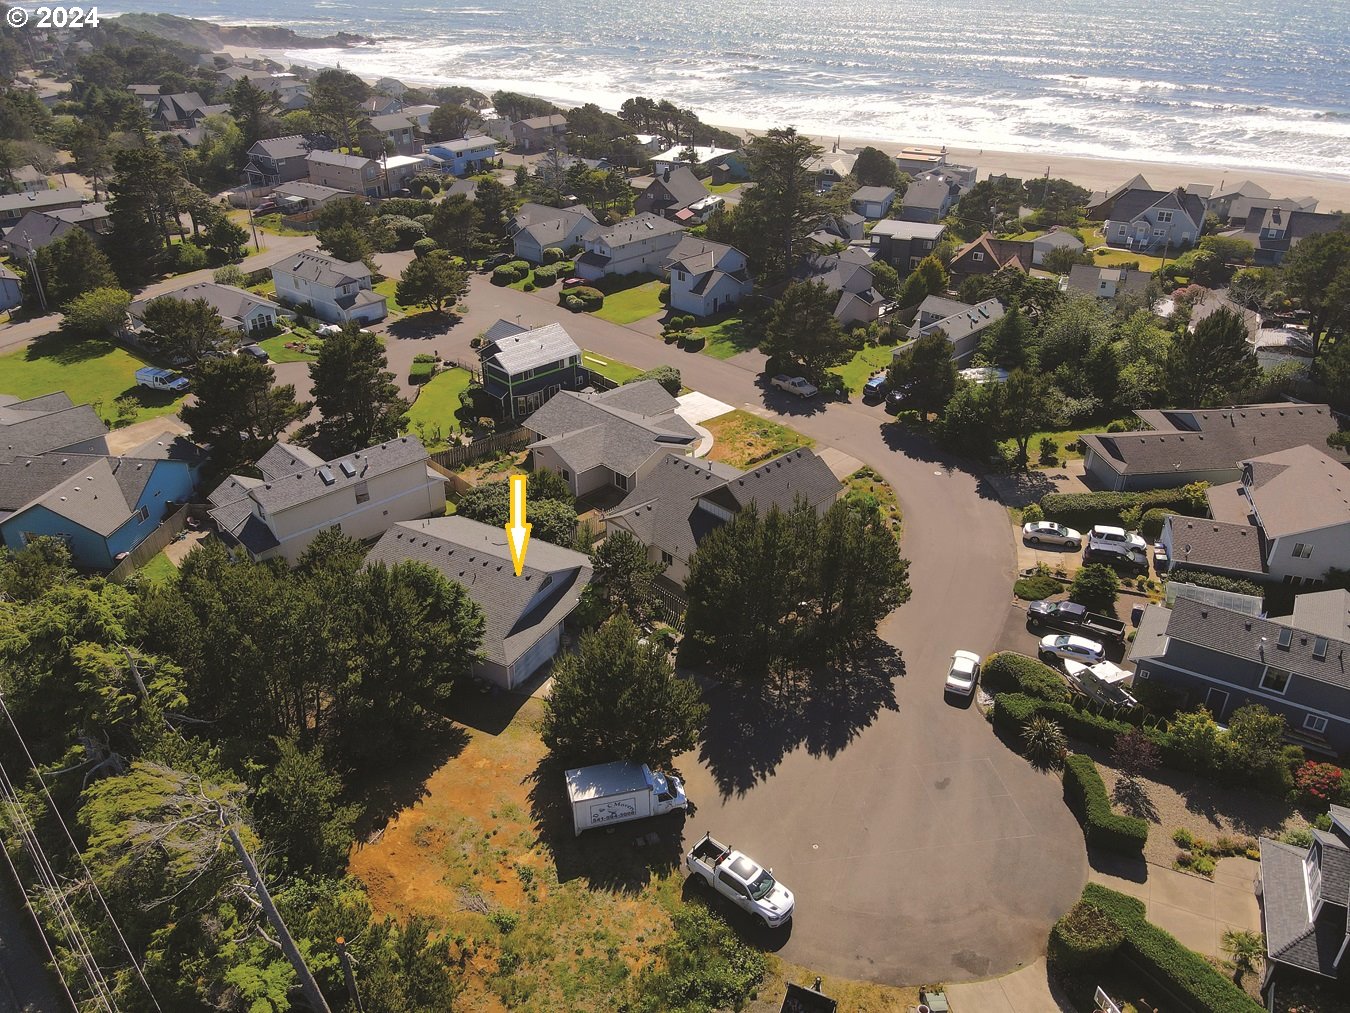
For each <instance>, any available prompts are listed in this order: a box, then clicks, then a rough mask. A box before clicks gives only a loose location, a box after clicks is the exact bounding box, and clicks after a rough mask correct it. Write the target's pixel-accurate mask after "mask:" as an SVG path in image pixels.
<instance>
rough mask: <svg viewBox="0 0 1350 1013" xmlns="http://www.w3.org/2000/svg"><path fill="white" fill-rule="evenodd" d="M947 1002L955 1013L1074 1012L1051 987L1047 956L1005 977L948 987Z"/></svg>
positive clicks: (1055, 989)
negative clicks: (1046, 963)
mask: <svg viewBox="0 0 1350 1013" xmlns="http://www.w3.org/2000/svg"><path fill="white" fill-rule="evenodd" d="M947 1001H948V1003H950V1005H951V1007H952V1009H953V1010H954V1011H955V1013H1054V1011H1055V1010H1059V1011H1060V1013H1074V1008H1073V1007H1072V1006H1070V1005H1069V1003H1068V1001H1067V1000H1066V999H1064V998H1063V997H1062V996H1061V995H1059V989H1057V988H1056V987H1055V986H1054V985H1052V984H1051V982H1050V974H1049V972H1048V971H1047V970H1046V966H1045V958H1044V957H1037V958H1036V959H1035V960H1033V961H1032V962H1031V963H1030V964H1028V965H1027V966H1026V967H1024V968H1022V969H1021V970H1019V971H1014V972H1013V973H1012V974H1005V975H1004V976H1003V977H1001V978H986V979H985V980H984V981H967V982H963V983H961V984H957V985H948V986H947Z"/></svg>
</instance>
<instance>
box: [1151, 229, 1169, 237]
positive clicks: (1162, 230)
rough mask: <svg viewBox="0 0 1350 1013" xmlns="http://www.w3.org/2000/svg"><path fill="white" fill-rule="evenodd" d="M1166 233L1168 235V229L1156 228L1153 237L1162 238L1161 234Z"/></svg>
mask: <svg viewBox="0 0 1350 1013" xmlns="http://www.w3.org/2000/svg"><path fill="white" fill-rule="evenodd" d="M1165 235H1167V230H1166V229H1154V230H1153V238H1154V239H1158V238H1160V237H1161V236H1165Z"/></svg>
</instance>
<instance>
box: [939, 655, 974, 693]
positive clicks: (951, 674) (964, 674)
mask: <svg viewBox="0 0 1350 1013" xmlns="http://www.w3.org/2000/svg"><path fill="white" fill-rule="evenodd" d="M979 681H980V656H979V655H978V654H973V653H972V652H970V651H957V652H956V653H955V654H953V655H952V663H951V665H949V666H948V668H947V685H946V688H945V692H948V693H959V694H961V695H962V696H970V694H971V693H974V692H975V684H976V683H977V682H979Z"/></svg>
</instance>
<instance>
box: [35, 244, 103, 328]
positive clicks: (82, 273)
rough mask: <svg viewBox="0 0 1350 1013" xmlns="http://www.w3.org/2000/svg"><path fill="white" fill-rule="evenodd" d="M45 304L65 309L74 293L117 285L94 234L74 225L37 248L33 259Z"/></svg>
mask: <svg viewBox="0 0 1350 1013" xmlns="http://www.w3.org/2000/svg"><path fill="white" fill-rule="evenodd" d="M33 261H34V263H35V264H36V265H37V273H38V277H39V278H40V279H41V281H42V288H43V291H44V292H45V293H46V295H47V305H49V306H51V307H52V308H53V309H56V308H61V309H64V308H65V307H66V306H69V305H70V303H71V301H72V300H74V299H75V297H76V296H80V295H83V294H84V293H86V292H92V291H93V290H94V289H96V288H116V287H117V275H116V274H115V273H114V272H113V268H112V264H111V263H110V262H109V260H108V258H107V257H106V256H105V255H104V253H103V251H102V250H100V249H99V248H98V247H97V246H95V245H94V240H93V237H91V236H90V235H89V233H88V232H86V231H85V230H84V229H81V228H76V229H74V230H72V231H71V232H69V233H67V234H66V235H65V236H63V237H62V238H61V239H58V240H57V241H56V242H54V243H49V244H47V245H46V246H44V247H43V248H42V249H40V250H38V251H37V254H36V255H35V256H34V258H33Z"/></svg>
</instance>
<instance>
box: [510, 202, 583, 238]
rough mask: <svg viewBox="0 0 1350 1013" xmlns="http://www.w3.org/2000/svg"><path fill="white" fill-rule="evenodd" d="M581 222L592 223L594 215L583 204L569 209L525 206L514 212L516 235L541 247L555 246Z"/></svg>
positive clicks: (535, 205)
mask: <svg viewBox="0 0 1350 1013" xmlns="http://www.w3.org/2000/svg"><path fill="white" fill-rule="evenodd" d="M583 221H587V222H594V221H595V215H593V214H592V213H591V209H590V208H588V207H586V206H585V205H583V204H578V205H577V206H576V207H570V208H550V207H544V206H543V205H540V204H526V205H523V206H522V207H521V209H520V210H519V211H518V212H516V217H515V223H516V226H517V234H519V233H522V232H523V233H524V234H525V235H527V236H529V237H530V238H531V239H533V240H534V241H535V242H537V243H538V244H539V245H540V246H541V247H548V246H554V245H557V243H559V242H561V241H562V240H564V239H565V238H566V237H567V236H569V235H570V234H571V233H572V231H573V230H574V229H576V228H577V227H578V226H579V225H580V224H581V223H582V222H583Z"/></svg>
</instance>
